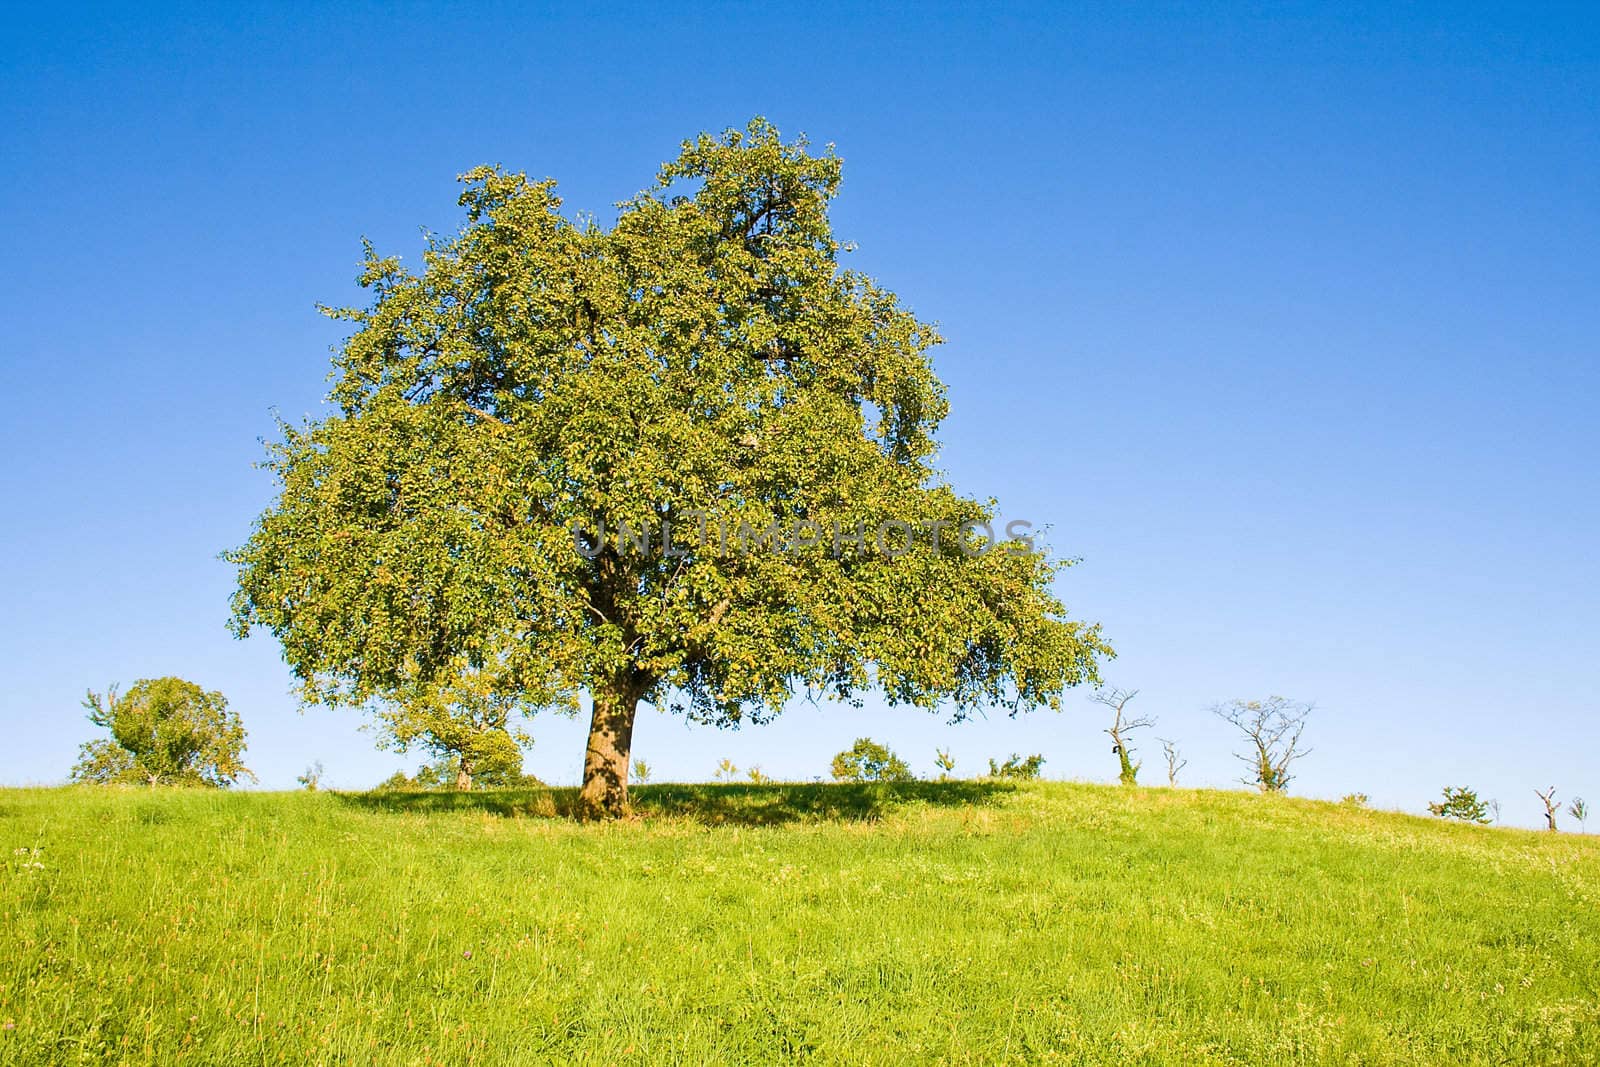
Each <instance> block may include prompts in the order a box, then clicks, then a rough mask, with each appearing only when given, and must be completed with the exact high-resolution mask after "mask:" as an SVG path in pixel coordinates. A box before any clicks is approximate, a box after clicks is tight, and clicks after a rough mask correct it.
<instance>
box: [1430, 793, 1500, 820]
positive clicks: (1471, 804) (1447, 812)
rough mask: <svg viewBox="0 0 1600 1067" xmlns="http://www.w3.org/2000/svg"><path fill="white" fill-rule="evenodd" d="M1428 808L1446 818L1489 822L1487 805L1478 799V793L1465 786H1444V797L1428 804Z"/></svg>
mask: <svg viewBox="0 0 1600 1067" xmlns="http://www.w3.org/2000/svg"><path fill="white" fill-rule="evenodd" d="M1428 810H1429V811H1431V812H1433V814H1435V815H1438V816H1440V817H1442V818H1446V819H1461V820H1462V821H1464V822H1475V823H1485V824H1486V823H1488V822H1489V805H1487V804H1485V803H1484V802H1483V801H1481V800H1479V799H1478V794H1477V793H1476V792H1474V791H1473V790H1471V789H1468V788H1467V787H1466V786H1449V785H1447V786H1445V787H1444V799H1443V800H1440V801H1438V802H1437V803H1433V804H1429V805H1428Z"/></svg>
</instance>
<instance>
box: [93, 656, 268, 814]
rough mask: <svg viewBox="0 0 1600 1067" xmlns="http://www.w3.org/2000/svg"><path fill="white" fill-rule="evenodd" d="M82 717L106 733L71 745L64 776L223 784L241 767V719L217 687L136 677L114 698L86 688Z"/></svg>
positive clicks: (246, 772)
mask: <svg viewBox="0 0 1600 1067" xmlns="http://www.w3.org/2000/svg"><path fill="white" fill-rule="evenodd" d="M83 706H84V707H85V708H87V709H88V711H89V721H90V722H92V723H94V724H95V725H96V726H99V727H102V728H104V729H105V730H106V731H108V732H109V733H110V735H111V736H110V737H108V738H98V739H96V740H93V741H87V742H85V743H84V744H83V745H82V746H81V747H80V748H79V750H78V762H77V765H76V766H74V767H73V768H72V778H73V780H74V781H78V782H97V783H101V784H108V783H114V782H121V783H126V784H130V785H200V786H219V787H220V786H228V785H232V784H233V783H234V782H235V781H237V780H238V779H239V778H240V777H247V778H251V779H254V777H255V775H253V774H251V773H250V771H249V770H248V769H247V768H246V767H245V765H244V763H243V756H244V742H245V734H244V724H243V723H242V722H240V721H239V713H238V712H236V711H231V710H229V708H228V701H227V699H226V698H224V697H223V695H222V694H221V693H218V692H207V691H206V690H204V689H202V688H200V687H199V686H198V685H195V684H194V683H193V682H187V681H184V680H183V679H182V678H142V679H140V680H139V681H137V682H135V683H134V684H133V687H132V688H131V689H129V690H128V691H127V692H126V693H123V694H122V695H121V696H118V695H117V689H116V687H115V686H112V687H111V688H110V689H108V690H106V692H104V693H93V692H91V693H89V694H88V696H86V697H85V698H84V701H83Z"/></svg>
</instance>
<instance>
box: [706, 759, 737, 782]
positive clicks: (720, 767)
mask: <svg viewBox="0 0 1600 1067" xmlns="http://www.w3.org/2000/svg"><path fill="white" fill-rule="evenodd" d="M738 774H739V768H738V767H737V766H735V764H734V762H733V760H731V759H726V758H724V759H723V760H722V762H720V763H718V764H717V770H716V773H715V774H714V775H712V777H714V778H715V779H716V780H717V781H719V782H731V781H733V780H734V778H735V777H736V776H737V775H738Z"/></svg>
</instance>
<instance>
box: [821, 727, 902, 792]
mask: <svg viewBox="0 0 1600 1067" xmlns="http://www.w3.org/2000/svg"><path fill="white" fill-rule="evenodd" d="M832 774H833V777H834V780H835V781H838V782H910V781H914V780H915V778H916V776H915V775H913V774H912V773H911V768H910V766H908V765H907V764H906V761H905V760H903V759H901V758H900V757H899V756H896V755H895V754H894V753H893V752H891V751H889V749H888V747H887V746H885V745H880V744H878V742H876V741H874V740H873V739H872V738H870V737H858V738H856V743H855V744H853V745H851V746H850V747H849V748H848V749H846V750H845V751H843V752H841V753H839V754H838V755H837V756H835V757H833V767H832Z"/></svg>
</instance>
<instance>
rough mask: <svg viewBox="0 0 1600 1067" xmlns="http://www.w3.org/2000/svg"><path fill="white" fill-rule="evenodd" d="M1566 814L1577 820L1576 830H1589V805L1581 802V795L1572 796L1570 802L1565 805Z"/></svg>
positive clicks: (1586, 831) (1581, 831) (1582, 831)
mask: <svg viewBox="0 0 1600 1067" xmlns="http://www.w3.org/2000/svg"><path fill="white" fill-rule="evenodd" d="M1567 814H1568V815H1571V816H1572V817H1573V818H1574V819H1577V820H1578V832H1579V833H1588V832H1589V829H1588V827H1589V805H1587V804H1585V803H1584V802H1583V798H1582V797H1573V798H1572V803H1571V804H1568V805H1567Z"/></svg>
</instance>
